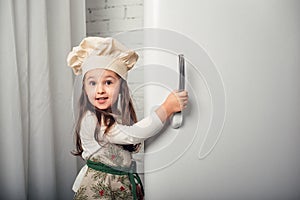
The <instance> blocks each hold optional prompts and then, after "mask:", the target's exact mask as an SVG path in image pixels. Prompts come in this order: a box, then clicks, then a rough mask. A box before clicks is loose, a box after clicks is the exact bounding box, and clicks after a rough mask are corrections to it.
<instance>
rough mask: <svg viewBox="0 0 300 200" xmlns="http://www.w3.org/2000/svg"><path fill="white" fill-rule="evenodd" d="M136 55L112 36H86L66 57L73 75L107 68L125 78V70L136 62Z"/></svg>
mask: <svg viewBox="0 0 300 200" xmlns="http://www.w3.org/2000/svg"><path fill="white" fill-rule="evenodd" d="M137 59H138V55H137V53H136V52H135V51H132V50H130V49H128V48H127V47H125V46H124V45H123V44H121V43H120V42H119V41H117V40H116V39H114V38H111V37H108V38H102V37H87V38H84V39H83V40H82V41H81V42H80V44H79V46H76V47H74V48H73V49H72V51H71V52H70V53H69V55H68V57H67V63H68V66H69V67H71V68H72V69H73V72H74V74H75V75H80V74H82V75H83V76H82V77H84V75H85V73H86V72H87V71H89V70H92V69H97V68H101V69H108V70H111V71H114V72H115V73H117V74H118V75H120V76H121V77H122V78H123V79H124V80H126V79H127V72H128V71H129V70H130V69H131V68H132V67H133V66H134V64H135V63H136V62H137Z"/></svg>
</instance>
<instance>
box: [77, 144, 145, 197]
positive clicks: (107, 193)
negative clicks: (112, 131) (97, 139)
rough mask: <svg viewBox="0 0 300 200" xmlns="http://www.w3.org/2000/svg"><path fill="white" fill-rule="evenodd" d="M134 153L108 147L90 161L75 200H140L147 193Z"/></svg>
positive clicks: (111, 146) (110, 145) (94, 155)
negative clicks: (144, 189) (138, 172)
mask: <svg viewBox="0 0 300 200" xmlns="http://www.w3.org/2000/svg"><path fill="white" fill-rule="evenodd" d="M134 163H135V162H134V161H133V162H132V158H131V153H130V152H128V151H126V150H124V149H123V148H122V147H121V146H118V145H115V144H110V143H107V144H105V145H104V146H103V147H101V148H100V149H99V150H98V151H97V152H95V153H94V154H92V155H91V156H90V158H89V159H88V160H87V166H88V168H87V170H86V172H85V174H84V176H83V178H82V181H81V183H80V187H79V189H78V190H77V192H76V193H75V196H74V199H75V200H92V199H102V200H121V199H123V200H124V199H125V200H140V199H143V196H144V191H143V186H142V183H141V180H140V178H139V176H138V174H137V173H135V169H134V168H135V165H134Z"/></svg>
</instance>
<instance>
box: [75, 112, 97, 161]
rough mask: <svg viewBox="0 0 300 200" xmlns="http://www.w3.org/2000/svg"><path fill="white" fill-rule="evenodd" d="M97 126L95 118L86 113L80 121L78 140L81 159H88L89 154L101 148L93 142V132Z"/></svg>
mask: <svg viewBox="0 0 300 200" xmlns="http://www.w3.org/2000/svg"><path fill="white" fill-rule="evenodd" d="M96 125H97V118H96V116H94V115H93V114H91V113H89V112H87V113H86V115H85V116H84V117H83V119H82V121H81V128H80V139H81V145H82V149H83V152H82V157H83V158H84V159H86V158H88V157H89V156H90V155H91V154H93V153H94V152H96V151H97V150H99V149H100V148H101V145H100V144H99V143H98V142H97V141H96V140H95V137H94V132H95V129H96Z"/></svg>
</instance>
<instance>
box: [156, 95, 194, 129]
mask: <svg viewBox="0 0 300 200" xmlns="http://www.w3.org/2000/svg"><path fill="white" fill-rule="evenodd" d="M187 103H188V93H187V91H186V90H183V91H177V90H175V91H173V92H171V93H170V94H169V95H168V97H167V98H166V100H165V101H164V103H163V104H162V105H161V106H160V107H159V108H158V109H157V110H156V114H157V115H158V117H159V118H160V120H161V121H162V122H163V123H164V122H165V121H166V120H167V119H168V118H169V117H170V116H171V115H172V114H173V113H176V112H179V111H182V110H183V109H185V108H186V107H187Z"/></svg>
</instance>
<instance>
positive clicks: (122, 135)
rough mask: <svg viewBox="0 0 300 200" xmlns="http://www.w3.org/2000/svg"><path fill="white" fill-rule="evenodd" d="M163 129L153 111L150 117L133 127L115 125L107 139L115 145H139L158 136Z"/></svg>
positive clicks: (106, 135)
mask: <svg viewBox="0 0 300 200" xmlns="http://www.w3.org/2000/svg"><path fill="white" fill-rule="evenodd" d="M162 128H163V123H162V121H161V120H160V118H159V117H158V116H157V114H156V113H155V112H154V111H153V112H151V114H150V115H149V116H148V117H146V118H144V119H142V120H141V121H139V122H137V123H135V124H133V125H131V126H126V125H121V124H117V123H115V124H114V125H113V127H112V128H111V130H110V131H109V133H108V134H105V137H106V139H107V140H108V141H109V142H110V143H114V144H138V143H141V142H143V141H144V140H146V139H147V138H149V137H152V136H154V135H156V134H157V133H158V132H159V131H160V130H161V129H162Z"/></svg>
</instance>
